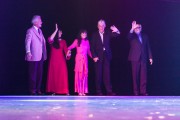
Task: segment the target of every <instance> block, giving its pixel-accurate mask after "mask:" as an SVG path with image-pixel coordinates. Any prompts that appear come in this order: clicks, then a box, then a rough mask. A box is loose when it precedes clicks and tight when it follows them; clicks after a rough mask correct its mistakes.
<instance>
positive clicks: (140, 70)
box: [128, 21, 153, 96]
mask: <svg viewBox="0 0 180 120" xmlns="http://www.w3.org/2000/svg"><path fill="white" fill-rule="evenodd" d="M141 31H142V26H141V25H140V24H136V21H133V22H132V28H131V30H130V32H129V34H128V39H129V41H130V51H129V57H128V60H129V61H131V64H132V78H133V89H134V95H139V94H140V95H145V96H147V95H148V94H147V91H146V84H147V65H146V63H147V60H148V59H149V61H150V64H151V65H152V63H153V59H152V53H151V49H150V45H149V41H148V37H147V35H145V34H143V33H141ZM138 83H139V84H138ZM138 86H140V87H138Z"/></svg>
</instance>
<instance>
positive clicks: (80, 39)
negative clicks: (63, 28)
mask: <svg viewBox="0 0 180 120" xmlns="http://www.w3.org/2000/svg"><path fill="white" fill-rule="evenodd" d="M81 33H86V34H87V30H85V29H82V30H80V31H79V34H78V36H77V40H78V46H80V44H81V41H82V38H81ZM85 39H87V37H86V38H85Z"/></svg>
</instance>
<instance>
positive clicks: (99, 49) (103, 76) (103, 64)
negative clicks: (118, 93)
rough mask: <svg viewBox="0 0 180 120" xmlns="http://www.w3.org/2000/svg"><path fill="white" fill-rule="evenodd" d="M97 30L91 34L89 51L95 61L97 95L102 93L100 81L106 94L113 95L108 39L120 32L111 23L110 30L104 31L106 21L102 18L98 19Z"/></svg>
mask: <svg viewBox="0 0 180 120" xmlns="http://www.w3.org/2000/svg"><path fill="white" fill-rule="evenodd" d="M97 27H98V31H97V32H96V33H94V34H93V36H92V44H91V52H92V57H93V60H94V62H95V74H96V77H95V80H96V82H95V83H96V92H97V95H103V94H102V88H101V87H102V83H104V86H105V88H106V92H107V95H115V93H113V92H112V86H111V82H110V60H111V58H112V55H111V49H110V39H111V38H112V37H113V36H118V35H119V34H120V32H119V30H118V29H117V28H116V27H115V26H114V25H113V26H111V27H110V29H111V30H112V32H110V31H105V27H106V23H105V21H104V20H99V21H98V25H97Z"/></svg>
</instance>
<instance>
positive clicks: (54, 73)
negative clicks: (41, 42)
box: [46, 39, 69, 94]
mask: <svg viewBox="0 0 180 120" xmlns="http://www.w3.org/2000/svg"><path fill="white" fill-rule="evenodd" d="M52 42H53V40H50V39H49V43H50V45H51V53H50V61H49V69H48V78H47V88H46V92H52V93H57V94H68V93H69V90H68V71H67V65H66V57H65V56H66V53H67V51H68V49H67V45H66V41H65V40H60V41H59V44H60V48H59V49H56V48H54V47H53V46H52Z"/></svg>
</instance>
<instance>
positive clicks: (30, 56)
mask: <svg viewBox="0 0 180 120" xmlns="http://www.w3.org/2000/svg"><path fill="white" fill-rule="evenodd" d="M31 58H32V54H31V53H30V52H28V53H26V59H27V60H31Z"/></svg>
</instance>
